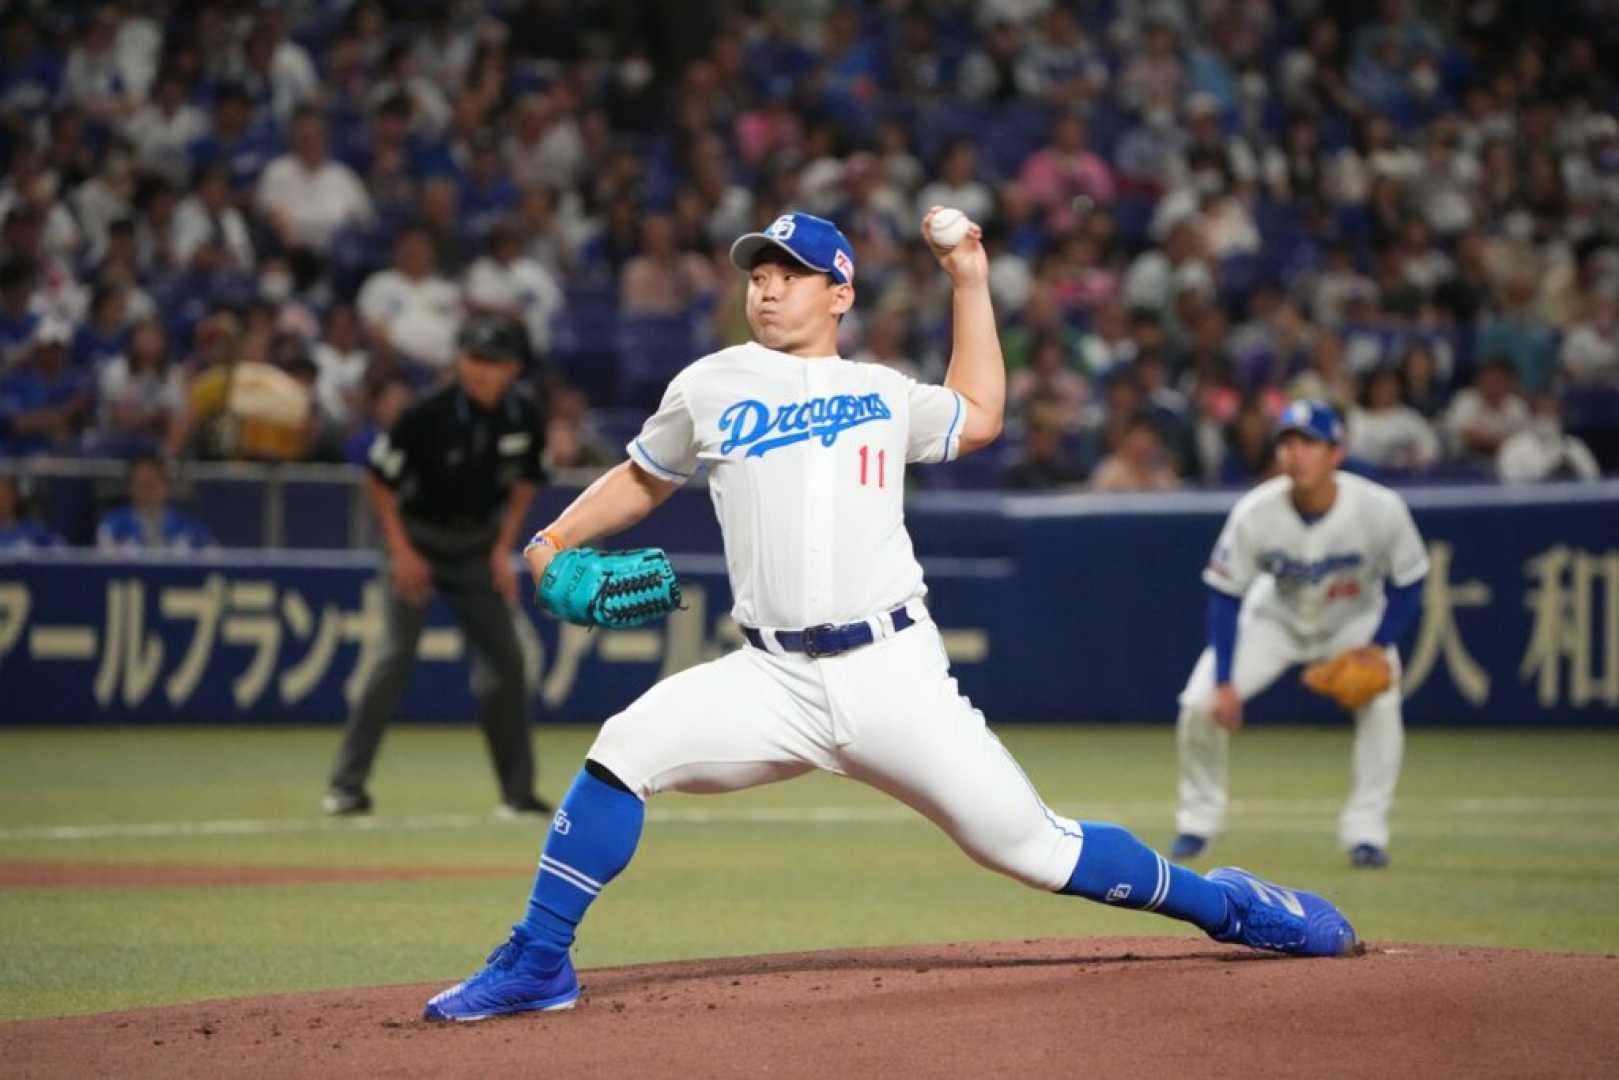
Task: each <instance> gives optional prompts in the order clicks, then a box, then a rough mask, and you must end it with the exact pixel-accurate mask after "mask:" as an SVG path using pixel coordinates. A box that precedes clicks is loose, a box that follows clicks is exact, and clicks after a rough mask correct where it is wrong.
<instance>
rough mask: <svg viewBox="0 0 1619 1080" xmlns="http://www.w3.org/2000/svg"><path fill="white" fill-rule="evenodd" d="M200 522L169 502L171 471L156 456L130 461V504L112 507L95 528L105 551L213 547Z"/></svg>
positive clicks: (210, 535) (98, 539) (98, 543)
mask: <svg viewBox="0 0 1619 1080" xmlns="http://www.w3.org/2000/svg"><path fill="white" fill-rule="evenodd" d="M214 546H215V544H214V538H213V535H212V534H211V533H209V532H208V530H207V529H206V528H204V527H203V526H202V524H201V523H200V522H197V521H194V520H192V519H191V518H189V517H187V516H186V515H184V514H182V513H180V512H179V511H178V510H175V509H174V508H173V507H171V506H170V505H169V475H168V473H167V472H166V471H165V470H164V468H163V462H162V461H161V460H159V459H158V458H155V457H140V458H136V459H135V460H134V461H132V462H130V463H129V505H128V506H121V507H119V508H118V509H116V510H109V511H108V512H107V513H106V514H105V515H103V516H102V518H101V524H100V525H99V526H97V528H96V547H98V548H100V549H101V550H103V551H130V550H147V551H196V550H198V549H200V548H209V547H214Z"/></svg>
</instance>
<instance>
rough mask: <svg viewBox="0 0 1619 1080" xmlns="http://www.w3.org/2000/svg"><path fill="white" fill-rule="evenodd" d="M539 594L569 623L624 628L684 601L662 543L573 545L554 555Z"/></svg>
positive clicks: (537, 588) (657, 616) (544, 604)
mask: <svg viewBox="0 0 1619 1080" xmlns="http://www.w3.org/2000/svg"><path fill="white" fill-rule="evenodd" d="M534 599H535V600H536V601H537V602H538V603H539V605H540V606H541V607H542V608H544V609H545V610H546V611H549V612H550V613H551V614H553V615H555V616H556V617H557V618H559V619H561V620H563V621H564V622H571V623H575V624H576V625H579V626H602V627H606V628H607V629H609V630H619V629H623V628H624V627H629V626H641V625H643V624H645V623H649V622H651V621H652V620H654V619H661V618H663V616H665V615H667V614H669V613H670V612H671V611H674V610H675V609H676V608H678V607H679V606H680V582H679V581H677V580H676V579H675V568H674V567H673V566H670V565H669V557H668V556H667V555H665V554H664V553H663V549H662V548H636V549H634V550H633V551H597V550H596V549H595V548H587V547H581V548H569V549H568V550H567V551H564V552H561V553H559V554H558V555H557V557H556V558H554V559H552V560H551V565H549V566H547V567H546V568H545V573H544V574H543V575H541V577H540V583H539V584H538V585H536V586H535V587H534Z"/></svg>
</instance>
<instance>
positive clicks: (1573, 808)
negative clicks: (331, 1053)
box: [0, 727, 1619, 1019]
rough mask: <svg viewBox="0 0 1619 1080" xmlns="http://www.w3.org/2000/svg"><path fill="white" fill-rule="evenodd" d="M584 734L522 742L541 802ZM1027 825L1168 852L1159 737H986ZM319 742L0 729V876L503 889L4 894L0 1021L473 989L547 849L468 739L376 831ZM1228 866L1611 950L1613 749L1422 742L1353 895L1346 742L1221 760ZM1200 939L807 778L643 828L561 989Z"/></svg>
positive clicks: (412, 746) (1325, 739)
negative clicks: (1023, 873) (1103, 825)
mask: <svg viewBox="0 0 1619 1080" xmlns="http://www.w3.org/2000/svg"><path fill="white" fill-rule="evenodd" d="M591 734H592V733H591V732H589V731H586V730H584V729H561V730H541V731H540V732H538V733H537V736H536V744H537V746H538V748H539V750H540V754H541V761H542V769H543V778H542V784H541V787H542V790H543V791H544V793H545V794H546V795H547V796H549V797H551V798H552V799H557V798H560V796H561V794H562V790H563V788H564V787H565V785H566V784H567V783H568V780H569V779H570V777H571V775H572V773H573V771H574V769H575V768H576V767H577V765H578V763H579V761H580V759H581V756H582V754H583V752H584V750H585V748H586V747H587V746H588V744H589V740H590V738H591ZM1001 734H1002V737H1003V739H1004V740H1005V741H1006V743H1007V744H1008V746H1009V747H1010V748H1011V749H1012V751H1013V753H1014V754H1015V755H1016V756H1017V757H1018V758H1019V760H1020V761H1022V762H1023V764H1024V766H1025V768H1026V769H1027V771H1028V772H1029V774H1030V776H1031V778H1032V779H1033V780H1034V782H1035V784H1036V785H1037V786H1038V787H1039V788H1040V790H1041V792H1042V793H1043V794H1044V795H1045V797H1046V799H1047V801H1048V802H1050V803H1051V804H1052V805H1053V806H1054V807H1056V808H1057V809H1058V810H1060V811H1062V812H1064V813H1067V814H1071V815H1074V816H1076V817H1080V818H1087V817H1089V818H1102V819H1108V820H1114V821H1118V822H1120V823H1121V824H1124V825H1126V826H1128V827H1130V828H1131V829H1133V830H1135V831H1136V832H1137V833H1138V834H1139V835H1140V836H1141V837H1142V838H1143V839H1145V840H1146V841H1147V842H1148V843H1150V844H1153V845H1154V846H1158V847H1166V846H1167V844H1168V841H1169V839H1170V836H1171V833H1172V831H1173V830H1172V824H1171V813H1172V809H1173V807H1172V801H1171V800H1172V797H1173V790H1174V787H1173V773H1174V742H1173V738H1172V736H1171V734H1170V732H1169V731H1168V730H1167V729H1165V728H1150V729H1149V728H1082V727H1075V728H1063V729H1049V728H1005V729H1001ZM336 738H337V736H336V732H335V731H333V730H312V729H290V730H289V729H276V730H212V731H192V730H184V731H181V730H145V729H126V730H95V729H89V730H55V731H45V730H28V731H16V730H12V731H7V732H5V733H3V734H0V861H5V862H16V861H19V860H59V861H67V862H83V863H100V864H105V863H140V864H158V863H175V864H182V863H183V864H230V865H260V866H296V867H309V866H365V867H372V866H377V867H386V866H423V865H426V866H445V867H452V866H473V867H489V868H497V869H506V868H509V870H510V873H509V875H504V874H503V875H498V876H490V877H479V878H459V879H458V878H442V879H427V880H415V881H380V882H365V883H327V884H310V885H276V886H262V885H261V886H228V887H162V888H95V889H92V888H77V887H74V888H0V957H3V958H4V959H3V960H0V1019H17V1018H24V1017H41V1016H56V1015H65V1014H69V1013H86V1012H101V1011H106V1010H111V1009H119V1008H129V1007H134V1006H139V1005H147V1004H160V1003H168V1002H181V1001H194V1000H202V999H206V998H213V997H225V996H241V995H251V994H261V993H271V992H277V991H291V990H305V989H318V988H335V987H344V986H362V985H374V984H380V983H400V982H433V981H441V982H449V981H454V980H455V979H457V978H459V977H461V976H463V975H465V974H466V973H467V972H468V971H470V970H471V969H472V968H473V967H475V966H476V965H477V963H478V962H479V961H480V960H481V959H482V957H483V954H484V953H485V952H487V951H488V949H489V948H490V947H492V946H493V945H494V944H496V943H497V942H498V941H499V940H500V939H501V938H502V937H503V936H504V934H505V930H506V927H507V926H508V924H510V923H511V922H512V921H513V920H514V919H515V918H516V917H517V916H518V914H519V913H520V912H521V909H522V905H523V901H524V900H525V899H526V897H527V891H528V884H529V881H530V878H531V876H532V872H533V866H534V862H535V860H536V859H537V857H538V854H539V846H540V843H541V839H542V827H541V826H540V825H538V824H534V823H526V824H512V823H502V822H497V821H496V820H495V819H494V818H493V816H492V814H491V812H490V811H491V809H492V807H493V804H494V795H493V790H494V789H493V783H492V780H491V777H490V773H489V769H488V766H487V764H486V761H485V759H484V756H483V748H482V741H481V738H480V737H479V736H478V735H477V733H476V732H475V731H473V730H471V729H467V728H400V729H396V730H395V731H393V732H392V733H390V735H389V737H388V740H387V742H386V743H385V745H384V747H383V751H382V755H381V757H380V759H379V767H378V774H377V776H376V777H375V778H374V783H373V786H372V793H373V795H374V796H375V797H376V799H377V801H378V813H377V815H376V816H374V817H372V818H370V819H365V820H360V821H337V822H334V821H328V820H325V819H323V818H321V817H320V815H319V814H318V813H317V811H316V809H315V808H316V804H317V802H318V800H319V797H320V794H321V790H322V779H323V775H324V770H325V768H326V766H327V763H328V760H329V757H330V755H331V753H332V751H333V749H334V748H335V745H336ZM1232 772H1233V777H1232V779H1233V783H1232V788H1233V797H1234V799H1235V800H1236V806H1235V808H1234V814H1233V820H1232V827H1231V834H1230V835H1229V836H1228V837H1227V838H1226V839H1225V840H1223V841H1222V842H1221V843H1220V844H1219V845H1218V846H1217V848H1216V849H1215V850H1214V851H1213V852H1212V853H1211V855H1212V859H1211V860H1210V861H1209V862H1207V864H1206V865H1203V868H1205V869H1206V868H1207V867H1208V866H1212V865H1218V864H1220V863H1226V862H1231V863H1237V864H1239V865H1245V866H1248V867H1249V868H1251V869H1254V870H1257V871H1259V872H1261V873H1263V874H1265V875H1267V876H1270V877H1273V878H1276V879H1278V880H1280V881H1283V882H1285V883H1288V884H1294V885H1299V886H1306V887H1310V888H1313V889H1318V890H1320V891H1323V892H1325V893H1326V894H1328V895H1329V896H1331V897H1333V898H1334V899H1336V900H1338V901H1339V902H1340V903H1341V904H1342V906H1343V907H1344V908H1345V909H1346V910H1347V911H1348V912H1349V913H1350V915H1351V916H1352V918H1353V919H1354V921H1355V922H1356V924H1357V926H1358V928H1359V929H1360V930H1361V933H1362V935H1363V936H1364V937H1367V938H1369V939H1371V940H1373V941H1374V942H1375V941H1376V940H1379V939H1383V940H1389V939H1398V940H1410V941H1422V942H1438V943H1454V944H1474V945H1492V946H1515V947H1524V948H1533V949H1548V950H1559V951H1582V952H1614V951H1619V784H1616V782H1615V778H1616V777H1619V738H1616V737H1615V736H1614V735H1613V734H1611V733H1606V732H1597V733H1583V734H1578V733H1526V732H1500V733H1498V732H1426V731H1419V732H1414V733H1412V734H1411V735H1410V737H1409V742H1408V751H1407V757H1406V771H1405V777H1404V779H1403V781H1402V785H1401V794H1400V800H1399V803H1398V805H1397V808H1396V813H1395V844H1394V848H1393V854H1394V860H1395V861H1394V865H1393V867H1391V868H1390V869H1388V870H1386V871H1382V872H1368V871H1352V870H1350V869H1349V868H1348V866H1347V863H1346V861H1345V859H1344V857H1343V855H1342V854H1341V853H1340V852H1339V851H1338V850H1337V848H1336V842H1335V836H1334V822H1335V817H1336V813H1337V805H1338V802H1339V800H1340V799H1341V797H1342V795H1343V792H1344V788H1345V784H1346V781H1347V772H1348V733H1347V731H1343V730H1263V729H1261V730H1253V731H1249V732H1247V733H1245V734H1244V735H1243V736H1241V738H1240V740H1239V742H1238V743H1237V744H1236V746H1235V752H1234V759H1233V769H1232ZM1177 933H1189V934H1195V933H1196V932H1195V931H1192V930H1190V929H1189V928H1185V927H1183V926H1182V925H1181V924H1178V923H1174V922H1170V921H1168V920H1165V919H1160V918H1156V917H1153V916H1149V915H1141V914H1135V913H1130V912H1123V911H1117V910H1111V909H1107V908H1104V907H1101V906H1098V905H1094V904H1088V903H1085V902H1083V901H1079V900H1073V899H1069V898H1065V897H1053V896H1048V895H1044V894H1041V893H1038V892H1034V891H1031V890H1028V889H1024V888H1022V887H1020V886H1018V885H1015V884H1013V883H1011V882H1010V881H1007V880H1004V879H1001V878H998V877H996V876H994V875H992V874H989V873H987V872H985V871H983V870H980V869H979V868H977V867H976V866H974V865H973V864H972V863H970V862H969V861H968V860H967V859H966V858H965V856H963V855H961V854H960V853H959V852H958V851H956V849H955V848H954V846H953V845H951V844H950V842H949V841H948V840H947V839H946V838H945V837H943V836H942V835H941V834H939V833H938V832H936V831H935V830H934V828H933V827H932V826H931V825H929V824H928V823H926V822H925V821H923V820H922V819H921V818H919V817H917V816H915V815H913V814H911V813H910V812H909V811H908V810H905V809H904V808H903V807H900V806H898V805H897V804H895V803H892V802H890V801H889V800H887V799H885V798H884V797H883V796H880V795H878V794H876V793H874V792H872V791H869V790H867V789H865V788H863V787H861V786H859V785H857V784H854V783H851V782H849V781H846V780H839V779H836V778H833V777H828V776H811V777H806V778H803V779H800V780H796V781H793V782H790V783H787V784H780V785H775V786H772V787H766V788H761V789H757V790H754V791H750V792H745V793H741V794H736V795H730V796H721V797H706V798H698V797H688V796H665V797H662V798H660V799H658V800H657V801H656V802H654V803H653V805H652V808H651V815H650V817H649V821H648V827H647V831H646V835H645V837H644V839H643V841H642V845H641V849H640V852H639V854H638V856H637V858H636V860H635V862H634V863H633V864H632V865H631V866H630V868H629V870H628V871H626V873H625V874H624V875H623V877H622V878H620V879H619V881H618V882H616V883H615V884H614V885H613V886H612V888H611V889H610V890H609V891H608V892H607V893H606V894H604V897H603V899H602V900H601V901H600V902H598V903H597V904H596V906H595V907H594V908H593V909H592V911H591V916H590V920H589V922H588V923H587V924H586V926H585V929H584V933H583V935H582V937H581V940H580V943H579V946H578V954H577V961H578V963H579V964H580V965H581V966H582V967H586V968H589V967H598V966H603V965H612V964H622V963H630V962H638V961H655V960H670V959H679V958H688V957H700V956H715V955H724V954H745V953H757V952H774V951H781V950H798V949H821V948H834V947H840V946H860V945H877V944H897V943H915V942H930V941H948V940H970V939H989V938H1009V937H1037V936H1084V935H1093V934H1095V935H1101V934H1107V935H1116V934H1135V935H1161V934H1177Z"/></svg>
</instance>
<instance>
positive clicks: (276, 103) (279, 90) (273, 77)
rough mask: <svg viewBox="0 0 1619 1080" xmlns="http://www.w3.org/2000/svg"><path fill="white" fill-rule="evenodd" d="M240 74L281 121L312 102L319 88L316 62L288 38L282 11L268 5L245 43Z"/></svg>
mask: <svg viewBox="0 0 1619 1080" xmlns="http://www.w3.org/2000/svg"><path fill="white" fill-rule="evenodd" d="M237 76H238V77H239V78H240V79H241V81H242V82H243V83H245V84H246V85H248V86H249V87H251V88H253V89H254V90H255V91H256V93H255V96H256V97H260V98H261V100H262V99H266V98H267V99H268V100H269V103H270V111H271V112H272V113H274V114H275V118H276V119H277V120H278V121H284V120H286V118H287V117H288V116H291V115H293V114H294V110H296V109H298V108H299V107H300V106H302V105H307V104H309V103H310V102H312V101H313V100H314V99H315V96H316V95H317V94H318V93H319V91H320V76H319V75H318V74H317V73H316V71H315V64H314V61H312V60H310V59H309V54H308V53H307V52H305V51H304V47H303V46H302V45H299V44H298V43H297V42H295V41H290V40H288V39H287V37H286V34H285V32H284V30H283V27H282V14H281V13H280V12H279V11H277V10H275V9H274V8H273V7H268V6H267V7H266V10H265V11H264V13H263V15H261V16H260V18H259V21H258V23H257V24H255V25H254V27H253V29H252V31H250V32H249V33H248V35H247V40H246V41H244V42H243V43H242V55H241V58H240V60H239V61H238V66H237Z"/></svg>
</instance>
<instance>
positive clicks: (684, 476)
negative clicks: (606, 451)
mask: <svg viewBox="0 0 1619 1080" xmlns="http://www.w3.org/2000/svg"><path fill="white" fill-rule="evenodd" d="M627 449H628V450H629V453H630V457H632V458H634V459H635V463H636V464H637V465H640V466H642V467H643V468H645V469H646V471H647V472H649V473H651V474H652V475H653V476H656V477H658V478H659V479H660V480H668V481H670V482H671V483H676V482H684V481H686V480H690V479H691V473H683V472H676V471H675V470H674V469H669V468H665V467H664V466H662V465H660V464H658V462H657V460H656V459H655V458H653V456H652V455H651V454H649V453H647V449H646V447H644V446H642V445H641V439H640V437H639V436H637V437H636V439H635V440H634V441H633V442H631V443H630V445H629V446H628V447H627Z"/></svg>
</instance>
